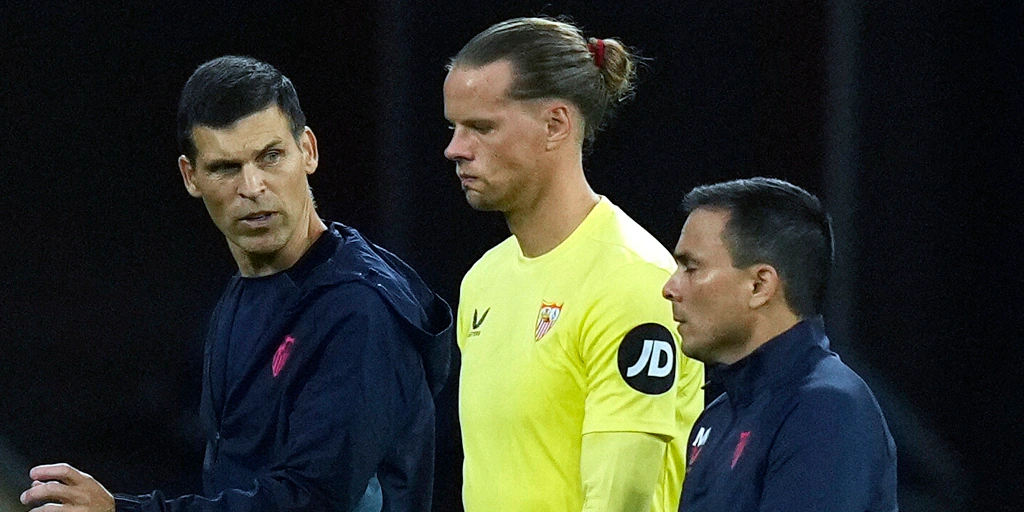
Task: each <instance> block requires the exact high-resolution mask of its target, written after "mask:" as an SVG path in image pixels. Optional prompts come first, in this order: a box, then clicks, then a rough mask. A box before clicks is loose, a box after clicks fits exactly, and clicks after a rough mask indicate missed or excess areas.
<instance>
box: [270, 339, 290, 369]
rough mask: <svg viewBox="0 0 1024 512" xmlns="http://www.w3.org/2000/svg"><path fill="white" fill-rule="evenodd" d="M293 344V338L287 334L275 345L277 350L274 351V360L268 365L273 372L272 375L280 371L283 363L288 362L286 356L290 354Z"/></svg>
mask: <svg viewBox="0 0 1024 512" xmlns="http://www.w3.org/2000/svg"><path fill="white" fill-rule="evenodd" d="M293 345H295V338H294V337H293V336H292V335H291V334H289V335H288V336H285V337H284V341H282V342H281V345H280V346H278V347H277V352H275V353H274V361H273V363H272V364H271V365H270V370H271V371H272V372H273V373H274V377H277V375H278V374H280V373H281V369H282V368H284V363H287V362H288V358H289V357H290V356H291V355H292V346H293Z"/></svg>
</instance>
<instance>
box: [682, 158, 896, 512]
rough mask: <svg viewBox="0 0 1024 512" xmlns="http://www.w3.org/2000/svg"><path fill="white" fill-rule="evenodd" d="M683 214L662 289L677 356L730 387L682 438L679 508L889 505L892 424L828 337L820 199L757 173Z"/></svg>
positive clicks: (717, 510) (689, 204)
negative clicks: (678, 341) (678, 340)
mask: <svg viewBox="0 0 1024 512" xmlns="http://www.w3.org/2000/svg"><path fill="white" fill-rule="evenodd" d="M683 210H684V212H685V213H686V214H687V215H688V217H687V219H686V223H685V225H684V226H683V231H682V236H681V237H680V238H679V242H678V244H677V245H676V247H675V250H674V256H675V258H676V261H677V262H678V264H679V268H678V270H676V272H675V274H673V276H672V277H671V279H669V281H668V283H666V284H665V288H664V290H663V294H664V296H665V298H667V299H669V300H670V301H672V308H673V315H674V317H675V319H676V321H677V322H679V333H680V334H681V335H682V338H683V341H682V349H683V352H684V353H685V354H686V355H687V356H689V357H691V358H694V359H697V360H700V361H704V362H705V363H706V364H707V365H708V377H709V379H710V380H711V381H712V382H714V383H715V384H717V385H719V386H720V387H721V388H722V389H724V390H725V392H724V393H723V394H722V395H721V396H719V397H718V398H717V399H715V400H714V402H712V403H711V405H709V406H708V408H707V409H706V410H705V411H704V413H703V414H702V415H701V416H700V418H698V420H697V423H696V424H695V425H694V426H693V430H692V431H691V434H690V438H689V447H688V454H687V470H686V479H685V481H684V483H683V496H682V501H681V503H680V510H682V511H686V512H705V511H708V512H725V511H742V512H753V511H778V512H783V511H784V512H800V511H807V512H812V511H813V512H823V511H828V512H867V511H869V512H876V511H878V512H882V511H884V512H890V511H895V510H896V509H897V506H896V446H895V444H894V443H893V440H892V436H891V435H890V434H889V428H888V426H887V425H886V422H885V418H884V417H883V416H882V411H881V409H880V408H879V407H878V403H877V402H876V401H875V397H874V395H872V393H871V390H870V389H868V387H867V385H866V384H865V383H864V381H863V380H861V379H860V377H858V376H857V374H856V373H854V372H853V370H851V369H850V368H849V367H847V366H846V365H845V364H844V363H843V362H842V361H840V360H839V357H838V356H837V355H836V354H835V353H834V352H832V351H830V350H829V342H828V338H827V337H826V336H825V329H824V324H823V321H822V317H821V308H822V300H823V297H824V292H825V284H826V281H827V277H828V273H829V268H830V266H831V264H832V228H831V225H830V221H829V218H828V215H827V214H826V213H825V211H824V210H823V209H822V206H821V203H820V202H819V201H818V199H817V198H816V197H814V196H813V195H811V194H809V193H807V192H806V191H804V190H802V189H800V188H799V187H796V186H794V185H792V184H789V183H786V182H784V181H780V180H774V179H765V178H754V179H747V180H737V181H730V182H726V183H719V184H715V185H709V186H703V187H698V188H696V189H694V190H693V191H691V192H690V193H689V194H687V196H686V198H685V199H684V200H683Z"/></svg>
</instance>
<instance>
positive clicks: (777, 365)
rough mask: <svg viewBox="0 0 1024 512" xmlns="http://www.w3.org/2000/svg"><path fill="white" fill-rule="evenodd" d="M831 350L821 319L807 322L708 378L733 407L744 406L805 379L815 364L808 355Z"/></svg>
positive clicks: (710, 372)
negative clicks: (795, 381) (758, 397)
mask: <svg viewBox="0 0 1024 512" xmlns="http://www.w3.org/2000/svg"><path fill="white" fill-rule="evenodd" d="M828 346H829V343H828V337H826V336H825V324H824V321H823V320H822V318H821V316H814V317H811V318H806V319H804V320H802V321H800V322H799V323H797V324H796V325H794V326H793V327H791V328H789V330H787V331H785V332H783V333H782V334H780V335H778V336H776V337H774V338H772V339H770V340H768V341H767V342H765V344H764V345H761V346H760V347H758V349H757V350H755V351H754V352H752V353H751V354H750V355H748V356H747V357H744V358H743V359H740V360H739V361H736V362H735V363H733V364H729V365H726V364H719V365H715V366H712V367H710V368H708V377H709V380H710V381H711V382H713V383H715V384H717V385H720V386H721V387H722V389H724V390H725V392H726V393H727V395H728V398H729V400H730V402H732V403H733V405H734V406H738V405H745V404H748V403H750V402H751V401H752V400H753V399H754V398H755V397H756V396H757V395H759V394H761V393H762V392H765V391H770V390H772V389H775V388H778V387H779V386H780V385H783V384H785V383H787V382H789V381H791V380H793V379H795V378H797V377H799V376H800V375H803V374H804V373H805V372H806V371H807V366H808V365H809V364H812V362H813V358H810V357H806V356H805V354H806V353H807V352H808V351H810V350H813V349H815V348H821V349H823V350H826V351H827V350H828Z"/></svg>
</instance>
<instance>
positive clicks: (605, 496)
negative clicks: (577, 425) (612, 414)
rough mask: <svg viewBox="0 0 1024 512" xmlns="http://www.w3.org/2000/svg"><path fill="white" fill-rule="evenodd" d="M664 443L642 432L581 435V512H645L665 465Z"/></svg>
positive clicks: (650, 502) (651, 500)
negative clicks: (582, 498) (582, 495)
mask: <svg viewBox="0 0 1024 512" xmlns="http://www.w3.org/2000/svg"><path fill="white" fill-rule="evenodd" d="M666 447H667V442H666V441H665V440H664V439H663V438H661V437H659V436H656V435H654V434H648V433H645V432H595V433H591V434H586V435H584V436H583V446H582V449H581V453H580V475H581V477H582V481H583V494H584V504H583V511H584V512H618V511H623V512H625V511H629V512H636V511H642V512H645V511H648V510H650V509H651V505H652V503H653V501H654V494H655V491H656V490H657V487H658V482H659V480H660V477H661V473H662V471H663V469H664V465H665V450H666Z"/></svg>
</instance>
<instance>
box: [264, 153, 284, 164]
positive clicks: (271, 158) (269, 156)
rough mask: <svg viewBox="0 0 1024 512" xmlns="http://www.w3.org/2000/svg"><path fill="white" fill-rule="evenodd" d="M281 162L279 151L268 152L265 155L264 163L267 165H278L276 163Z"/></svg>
mask: <svg viewBox="0 0 1024 512" xmlns="http://www.w3.org/2000/svg"><path fill="white" fill-rule="evenodd" d="M280 161H281V152H280V151H277V150H273V151H267V152H266V153H265V154H264V155H263V162H264V163H267V164H270V165H274V164H276V163H278V162H280Z"/></svg>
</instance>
